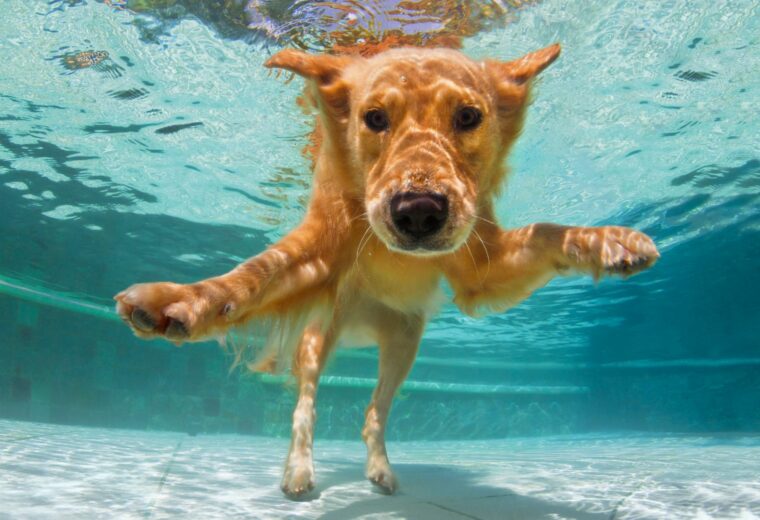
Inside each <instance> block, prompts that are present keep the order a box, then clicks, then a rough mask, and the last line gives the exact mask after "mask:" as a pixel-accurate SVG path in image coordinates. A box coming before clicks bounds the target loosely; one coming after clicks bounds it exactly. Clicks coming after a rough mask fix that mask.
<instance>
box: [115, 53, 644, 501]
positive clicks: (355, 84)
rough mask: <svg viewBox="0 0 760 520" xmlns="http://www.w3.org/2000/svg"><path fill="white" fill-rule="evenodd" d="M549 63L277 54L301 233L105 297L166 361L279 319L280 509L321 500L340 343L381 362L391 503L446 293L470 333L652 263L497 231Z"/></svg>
mask: <svg viewBox="0 0 760 520" xmlns="http://www.w3.org/2000/svg"><path fill="white" fill-rule="evenodd" d="M559 53H560V47H559V45H558V44H554V45H551V46H549V47H546V48H544V49H541V50H538V51H535V52H531V53H529V54H527V55H525V56H523V57H521V58H519V59H516V60H513V61H507V62H503V61H495V60H485V61H474V60H471V59H469V58H468V57H466V56H465V55H464V54H462V53H461V52H459V51H457V50H453V49H446V48H397V49H391V50H388V51H385V52H382V53H379V54H377V55H374V56H371V57H364V56H361V55H329V54H324V55H313V54H308V53H305V52H301V51H298V50H292V49H288V50H283V51H280V52H279V53H277V54H275V55H274V56H272V57H271V58H270V59H269V60H268V61H267V63H266V66H267V67H270V68H275V69H284V70H286V71H290V72H292V73H295V74H296V75H299V76H302V77H303V78H305V80H306V84H307V94H308V98H309V99H311V100H312V101H313V102H314V104H315V106H316V117H315V121H316V123H315V132H316V133H315V136H316V137H317V139H316V140H315V143H316V152H315V156H314V182H313V193H312V196H311V201H310V203H309V206H308V209H307V212H306V216H305V218H304V219H303V221H302V222H301V224H300V225H298V226H297V227H296V228H295V229H294V230H293V231H291V232H290V234H288V235H287V236H285V237H284V238H283V239H282V240H280V241H279V242H277V243H276V244H274V245H272V246H271V247H269V248H268V249H267V250H266V251H264V252H263V253H261V254H259V255H258V256H254V257H253V258H251V259H249V260H248V261H246V262H244V263H242V264H240V265H239V266H237V267H236V268H235V269H233V270H232V271H230V272H228V273H227V274H224V275H221V276H218V277H215V278H210V279H207V280H203V281H200V282H197V283H192V284H187V285H182V284H176V283H170V282H161V283H147V284H137V285H133V286H131V287H129V288H128V289H126V290H125V291H123V292H121V293H119V294H118V295H116V296H115V300H116V301H117V311H118V313H119V315H120V316H121V318H122V319H123V320H124V321H125V322H126V323H128V324H129V325H130V326H131V327H132V329H133V330H134V332H135V333H136V335H137V336H139V337H141V338H154V337H163V338H166V339H168V340H169V341H172V342H175V343H177V344H181V343H182V342H186V341H199V340H203V339H207V338H213V337H220V336H224V335H225V333H226V332H227V331H228V330H229V329H230V328H232V327H235V326H239V325H241V324H245V323H248V322H251V321H255V320H257V319H264V318H269V319H274V321H275V322H276V323H277V324H278V325H277V326H276V327H277V331H276V333H273V334H272V335H270V339H271V338H275V339H274V340H272V342H273V343H274V344H275V345H274V346H270V348H269V349H268V350H267V351H266V352H265V355H263V358H262V359H260V360H259V362H258V364H257V365H256V367H255V368H256V369H258V370H274V369H275V367H276V366H278V363H279V361H278V360H282V359H286V360H291V361H292V364H291V368H292V372H293V374H294V376H295V381H296V384H297V391H298V401H297V404H296V407H295V411H294V413H293V430H292V442H291V445H290V451H289V453H288V457H287V462H286V465H285V473H284V477H283V480H282V485H281V488H282V490H283V492H284V493H285V494H286V495H288V496H290V497H300V496H302V495H304V494H306V493H308V492H309V491H311V490H312V489H313V488H314V468H313V463H312V444H313V427H314V421H315V412H314V402H315V398H316V392H317V384H318V380H319V376H320V372H321V371H322V369H323V367H324V366H325V362H326V361H327V359H328V356H329V355H330V353H331V352H332V351H333V350H334V349H335V347H336V345H337V343H338V341H339V340H341V339H342V340H346V338H348V341H349V342H358V341H359V339H361V340H367V339H369V340H371V341H372V342H374V343H376V344H377V345H378V346H379V371H378V381H377V387H376V388H375V390H374V392H373V394H372V398H371V402H370V403H369V406H368V407H367V410H366V420H365V423H364V427H363V429H362V437H363V439H364V441H365V443H366V446H367V465H366V476H367V478H368V479H369V480H370V481H371V482H372V483H374V484H375V485H377V486H378V487H379V489H380V490H381V491H382V492H385V493H389V494H390V493H393V492H394V491H395V490H396V489H397V486H398V483H397V479H396V477H395V476H394V474H393V471H392V470H391V467H390V464H389V461H388V455H387V452H386V447H385V425H386V421H387V419H388V413H389V411H390V408H391V402H392V400H393V397H394V394H395V393H396V391H397V390H398V388H399V386H400V385H401V384H402V382H403V381H404V379H405V378H406V376H407V374H408V372H409V370H410V368H411V366H412V363H413V361H414V359H415V356H416V354H417V348H418V345H419V343H420V338H421V336H422V333H423V330H424V328H425V324H426V322H427V321H428V319H429V317H430V316H431V314H432V313H433V312H434V311H435V308H436V302H437V301H439V299H440V293H441V290H440V285H441V281H442V279H445V280H447V281H448V283H449V285H450V287H451V289H452V290H453V293H454V303H455V304H456V305H457V306H458V307H459V309H461V310H462V311H463V312H465V313H467V314H469V315H475V314H480V313H482V312H484V311H485V312H502V311H504V310H506V309H507V308H509V307H511V306H514V305H516V304H517V303H519V302H520V301H522V300H524V299H525V298H527V297H528V296H529V295H530V294H531V293H532V292H533V291H534V290H536V289H538V288H540V287H542V286H543V285H545V284H546V283H547V282H548V281H549V280H551V279H552V278H554V277H555V276H558V275H566V274H573V273H576V274H589V275H591V276H593V277H594V278H596V279H598V278H600V277H602V276H605V275H620V276H623V277H627V276H629V275H632V274H635V273H638V272H640V271H642V270H644V269H647V268H649V267H650V266H652V265H653V264H654V263H655V262H656V261H657V259H658V258H659V253H658V251H657V248H656V246H655V244H654V243H653V241H652V240H651V239H650V238H649V237H648V236H646V235H645V234H643V233H641V232H638V231H635V230H633V229H629V228H624V227H617V226H604V227H574V226H563V225H556V224H532V225H529V226H526V227H523V228H519V229H509V230H506V229H502V228H501V227H499V225H498V224H497V223H496V217H495V215H494V199H495V197H496V196H497V195H498V194H499V192H500V187H501V186H502V184H503V181H504V178H505V176H506V173H507V170H506V166H505V159H506V156H507V154H508V153H509V151H510V148H511V147H512V145H513V143H514V142H515V140H516V138H517V137H518V134H519V133H520V130H521V128H522V126H523V120H524V117H525V112H526V108H527V106H528V103H529V95H530V88H531V83H532V81H533V79H534V78H535V77H536V76H537V75H538V74H539V73H540V72H541V71H542V70H544V69H545V68H546V67H547V66H549V65H550V64H551V63H552V62H553V61H554V60H555V59H556V58H557V57H558V55H559ZM357 338H358V339H357ZM354 344H355V343H354Z"/></svg>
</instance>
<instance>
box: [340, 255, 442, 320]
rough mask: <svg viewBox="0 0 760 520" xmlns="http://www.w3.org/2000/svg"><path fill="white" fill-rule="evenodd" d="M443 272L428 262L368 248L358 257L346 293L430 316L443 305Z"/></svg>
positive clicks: (401, 309) (400, 309) (403, 310)
mask: <svg viewBox="0 0 760 520" xmlns="http://www.w3.org/2000/svg"><path fill="white" fill-rule="evenodd" d="M440 279H441V274H440V271H439V270H438V269H437V268H436V267H435V266H434V265H433V264H432V263H431V262H430V260H427V259H419V258H414V257H409V256H406V255H402V254H398V253H394V252H391V251H388V250H387V249H386V248H385V247H384V246H380V247H368V248H366V250H365V251H364V252H363V253H362V254H361V255H360V257H359V258H357V261H356V264H355V265H354V269H353V272H352V275H351V276H350V277H349V279H348V280H347V283H346V284H345V286H344V290H347V291H351V292H352V293H353V294H354V295H356V296H362V297H365V298H370V299H374V300H377V301H379V302H381V303H382V304H384V305H386V306H388V307H390V308H392V309H396V310H399V311H402V312H414V313H419V312H423V313H425V314H431V313H432V312H434V311H435V310H436V309H437V308H438V307H439V306H440V303H441V299H442V292H441V289H440Z"/></svg>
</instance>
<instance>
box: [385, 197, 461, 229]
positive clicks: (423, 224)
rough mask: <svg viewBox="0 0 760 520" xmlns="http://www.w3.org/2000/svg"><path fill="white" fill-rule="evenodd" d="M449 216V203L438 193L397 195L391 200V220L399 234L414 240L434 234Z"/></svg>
mask: <svg viewBox="0 0 760 520" xmlns="http://www.w3.org/2000/svg"><path fill="white" fill-rule="evenodd" d="M448 215H449V201H448V199H447V198H446V197H445V196H443V195H441V194H439V193H414V192H411V191H406V192H402V193H397V194H396V195H394V196H393V198H392V199H391V219H392V220H393V224H394V225H395V226H396V229H398V230H399V231H400V232H401V233H403V234H404V235H407V236H410V237H412V238H415V239H419V238H425V237H428V236H430V235H433V234H435V233H436V232H437V231H438V230H439V229H441V228H442V227H443V224H444V222H446V217H447V216H448Z"/></svg>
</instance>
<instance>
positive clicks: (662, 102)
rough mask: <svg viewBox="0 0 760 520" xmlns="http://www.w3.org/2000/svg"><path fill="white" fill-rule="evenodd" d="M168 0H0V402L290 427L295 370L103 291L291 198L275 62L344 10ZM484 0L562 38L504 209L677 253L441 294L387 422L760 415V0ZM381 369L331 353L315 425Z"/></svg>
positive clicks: (71, 417)
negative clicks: (175, 332) (625, 272)
mask: <svg viewBox="0 0 760 520" xmlns="http://www.w3.org/2000/svg"><path fill="white" fill-rule="evenodd" d="M159 3H163V4H171V5H169V6H168V7H164V8H162V9H149V8H144V7H145V6H146V5H149V4H150V2H132V3H131V4H130V3H129V2H127V3H126V4H127V6H126V7H131V8H124V7H125V6H124V5H123V4H125V3H124V2H110V3H108V2H106V3H102V2H94V1H90V2H80V1H73V0H72V1H50V2H42V1H22V0H6V1H5V2H4V3H3V4H2V5H3V17H2V19H0V209H1V210H2V219H0V417H4V418H9V419H18V420H23V421H37V422H44V423H56V424H64V425H88V426H99V427H111V428H113V427H119V428H132V429H142V430H171V431H178V432H189V433H193V434H196V433H243V434H259V435H265V436H269V437H282V436H286V435H287V434H288V432H289V429H290V426H289V421H290V415H291V411H292V407H293V403H294V396H293V393H292V391H291V390H289V388H288V386H287V381H285V385H284V386H285V387H283V378H278V377H273V376H262V375H251V374H246V373H243V372H240V371H232V372H230V370H229V366H230V358H229V356H228V355H226V354H225V353H224V351H223V350H222V349H220V348H219V347H218V345H216V344H213V343H205V344H193V345H188V346H186V347H183V349H181V350H178V349H175V348H174V347H173V346H172V345H170V344H169V343H165V342H160V341H155V342H141V341H138V340H136V339H135V338H133V337H132V336H131V334H130V333H129V331H128V330H127V329H126V327H124V326H123V325H122V324H121V322H120V321H119V320H118V319H117V318H116V316H115V314H114V312H113V310H112V301H111V296H112V295H113V294H115V293H116V292H118V291H119V290H121V289H123V288H124V287H126V286H128V285H130V284H132V283H134V282H136V281H149V280H163V279H170V280H174V281H179V282H190V281H194V280H197V279H200V278H204V277H208V276H212V275H215V274H218V273H221V272H224V271H226V270H228V269H230V268H232V267H233V266H234V265H236V263H238V262H240V261H241V260H243V259H245V258H247V257H249V256H251V255H253V254H255V253H257V252H259V251H261V250H262V249H263V248H265V247H266V246H267V245H268V244H270V243H271V242H272V241H274V240H276V239H277V238H279V237H281V236H282V235H283V234H284V233H285V232H287V230H289V229H290V228H291V227H293V226H294V225H295V224H296V223H297V222H298V221H299V220H300V218H301V217H302V215H303V212H304V207H305V204H306V201H307V199H308V194H309V187H310V183H311V176H310V173H309V166H308V160H307V159H306V158H304V157H303V156H302V155H301V153H300V150H301V148H302V147H303V146H304V144H305V143H306V136H307V134H308V132H309V119H308V117H307V116H304V115H303V114H302V113H301V111H300V109H298V107H297V106H296V104H295V99H296V97H297V96H298V94H299V93H300V90H301V84H300V83H299V81H298V80H296V81H292V82H290V83H287V82H285V81H284V79H285V78H279V79H278V78H276V77H275V76H273V75H270V74H268V72H267V70H266V69H264V67H263V66H262V63H263V62H264V61H265V60H266V59H267V57H268V56H270V55H271V54H272V53H273V52H275V51H276V50H278V49H279V48H281V46H282V45H283V44H284V43H286V42H287V41H288V39H293V38H294V35H297V34H302V35H306V36H308V38H311V40H308V41H310V42H312V43H311V44H312V46H318V45H317V43H314V42H315V41H317V40H316V38H317V37H318V36H319V34H321V33H320V31H322V32H324V31H325V30H327V29H329V28H330V25H329V23H331V22H329V20H328V21H325V18H324V17H323V18H320V19H319V20H313V19H312V20H311V22H310V23H305V22H304V19H306V18H305V17H308V16H312V15H313V11H311V10H313V9H317V8H319V7H320V5H322V4H319V3H316V2H300V3H298V4H297V5H296V7H295V8H292V9H290V10H288V9H286V7H287V2H280V3H276V2H259V3H258V4H261V5H268V6H269V8H270V11H268V16H270V18H266V17H265V18H255V17H254V15H253V14H251V12H249V13H248V14H245V12H244V11H242V7H240V8H239V9H238V8H237V7H236V6H239V4H240V2H237V3H236V2H230V3H229V5H231V6H232V7H229V11H219V10H215V6H216V5H217V3H215V2H189V1H187V2H159ZM258 4H257V5H258ZM357 5H358V4H357ZM373 5H374V4H373ZM488 5H491V4H488ZM236 9H237V10H236ZM278 9H279V11H278ZM299 9H300V11H299ZM310 9H311V10H310ZM317 10H318V9H317ZM320 12H321V13H322V15H324V12H322V11H320ZM357 12H358V13H359V15H361V16H363V15H362V14H361V12H359V11H357ZM241 13H242V14H241ZM273 13H275V14H273ZM277 13H279V14H277ZM283 13H285V14H283ZM309 13H312V14H309ZM299 17H300V18H299ZM262 20H263V21H262ZM264 22H267V23H269V25H267V26H266V27H268V29H267V30H266V31H265V30H263V29H262V27H263V25H262V24H263V23H264ZM317 22H319V23H323V24H327V25H325V27H327V29H324V28H323V27H322V26H320V25H319V23H317ZM248 23H251V24H253V25H255V26H256V27H258V29H257V30H255V28H247V27H246V24H248ZM341 23H342V22H341ZM493 25H494V27H489V28H488V29H486V30H483V31H482V32H480V33H478V34H476V35H474V36H472V37H470V38H467V39H466V40H465V47H464V51H465V52H466V53H467V54H469V55H471V56H473V57H478V58H482V57H494V58H503V59H507V58H512V57H517V56H519V55H522V54H523V53H525V52H527V51H530V50H534V49H537V48H540V47H542V46H545V45H546V44H548V43H550V42H553V41H560V42H562V44H563V55H562V56H561V58H560V59H559V60H558V61H557V62H556V63H555V64H554V65H552V67H550V68H549V69H548V70H547V71H546V72H545V73H544V74H543V75H542V78H541V80H540V81H539V83H538V85H537V88H536V94H535V101H534V103H533V105H532V107H531V110H530V111H529V116H528V121H527V124H526V129H525V131H524V133H523V136H522V137H521V139H520V141H519V142H518V145H517V147H516V149H515V151H514V154H513V155H512V156H511V158H510V164H511V168H512V172H513V173H512V176H511V178H510V180H509V186H508V189H507V190H506V191H505V194H504V195H503V197H502V198H501V199H500V201H499V204H498V214H499V218H500V220H501V222H503V223H504V224H505V225H508V226H519V225H524V224H528V223H531V222H536V221H554V222H559V223H566V224H579V225H580V224H583V225H596V224H619V225H627V226H631V227H636V228H639V229H642V230H644V231H645V232H647V233H649V234H650V235H651V236H652V237H653V238H654V239H655V241H656V242H657V244H658V246H659V247H660V250H661V253H662V259H661V260H660V262H659V263H658V264H657V265H656V266H655V267H654V268H653V269H652V270H651V271H649V272H646V273H644V274H642V275H640V276H637V277H635V278H633V279H631V280H627V281H618V280H605V281H602V282H601V283H599V284H598V285H595V284H594V283H593V282H592V281H591V280H588V279H582V278H572V279H562V280H556V281H553V282H552V283H551V284H549V286H547V287H546V288H544V289H542V290H540V291H538V292H537V293H536V294H535V295H534V296H533V297H531V298H530V299H529V300H528V301H526V302H525V303H523V304H521V305H520V306H518V307H517V308H515V309H513V310H511V311H509V312H508V313H505V314H503V315H495V316H489V317H486V318H484V319H478V320H475V319H471V318H467V317H465V316H463V315H461V314H460V313H459V312H458V311H457V310H456V309H455V308H454V307H453V306H452V305H450V304H449V305H446V306H445V307H444V308H443V310H442V312H441V313H440V315H439V316H438V317H436V318H435V319H434V320H433V321H432V323H431V324H430V326H429V327H428V330H427V332H426V334H425V337H424V339H423V343H422V347H421V351H420V358H419V359H418V361H417V363H416V365H415V367H414V369H413V371H412V374H411V376H410V378H409V381H408V382H407V384H406V385H405V387H404V389H403V390H402V392H401V395H400V396H399V398H398V399H397V401H396V404H395V405H394V406H395V407H394V411H393V414H392V416H391V420H390V424H389V433H388V436H389V438H390V439H394V440H415V441H424V440H441V439H445V440H451V441H456V440H465V439H502V438H506V437H514V436H537V435H557V434H599V433H603V432H617V433H618V434H621V433H620V432H623V433H622V434H621V435H623V437H625V434H626V433H625V432H656V433H674V432H677V433H692V434H699V435H702V434H707V433H720V434H726V433H727V432H744V433H745V434H754V433H756V432H758V431H760V406H758V402H760V386H758V384H757V381H758V378H760V339H758V335H759V334H758V333H759V332H760V328H759V327H758V323H760V302H759V301H758V298H757V293H758V290H759V289H760V269H758V267H760V264H759V263H758V258H760V137H759V136H760V123H758V118H757V114H758V113H759V112H760V97H759V96H758V92H760V89H759V87H760V75H758V70H760V52H758V47H759V45H760V39H759V36H758V35H760V4H759V3H758V2H755V1H738V2H737V1H732V2H729V1H723V2H715V1H713V2H706V1H700V2H698V1H668V2H636V3H634V2H623V1H619V2H609V1H593V2H559V1H543V2H536V3H529V4H527V5H525V6H524V7H522V8H520V9H508V21H507V22H505V23H502V24H497V23H494V24H493ZM417 29H419V27H418V28H417ZM405 30H411V29H409V28H406V29H405ZM299 31H300V32H299ZM315 35H316V36H315ZM308 38H307V39H308ZM84 51H92V53H93V54H90V55H88V56H90V58H89V59H90V60H91V63H87V64H88V65H92V66H84V67H82V66H73V65H72V63H76V62H72V59H74V58H73V57H74V56H75V55H77V54H78V53H81V52H84ZM104 53H107V54H104ZM96 61H97V62H98V63H94V62H96ZM375 372H376V351H375V349H366V350H351V351H344V352H341V353H339V355H338V356H337V358H336V359H335V360H334V362H333V363H332V365H331V366H330V368H329V370H328V371H327V373H326V375H325V376H324V377H323V379H322V386H321V388H320V397H319V403H318V414H319V419H318V426H317V442H319V441H320V439H327V438H332V439H356V438H357V437H358V432H359V430H360V425H361V423H362V416H363V410H364V407H365V406H366V403H367V401H368V399H369V395H370V392H371V388H372V386H373V384H374V377H375ZM8 424H11V423H8ZM1 427H2V426H0V428H1ZM135 435H136V434H135ZM236 442H238V441H236ZM695 450H696V451H697V452H698V449H697V448H695ZM690 453H691V452H690ZM282 456H283V457H284V451H283V453H282ZM278 471H279V470H278ZM276 480H277V477H273V482H275V481H276ZM697 500H698V499H697ZM737 500H739V499H737ZM753 503H756V502H753ZM736 511H740V509H737V510H736ZM732 514H733V513H732ZM736 514H739V513H736ZM0 516H1V515H0ZM655 516H656V515H655ZM634 517H635V516H634ZM643 517H646V515H644V516H643Z"/></svg>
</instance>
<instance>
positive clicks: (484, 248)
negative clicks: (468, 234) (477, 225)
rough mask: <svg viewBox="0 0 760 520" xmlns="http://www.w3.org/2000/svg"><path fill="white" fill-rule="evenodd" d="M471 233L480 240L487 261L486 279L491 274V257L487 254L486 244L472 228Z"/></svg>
mask: <svg viewBox="0 0 760 520" xmlns="http://www.w3.org/2000/svg"><path fill="white" fill-rule="evenodd" d="M472 232H473V233H474V234H475V236H476V237H477V238H478V240H480V244H481V245H482V246H483V251H485V253H486V260H488V267H487V268H486V276H485V277H486V278H488V275H489V274H490V273H491V255H489V254H488V248H487V247H486V243H485V242H483V239H482V238H481V236H480V233H478V232H477V231H476V230H475V229H474V228H473V230H472Z"/></svg>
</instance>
